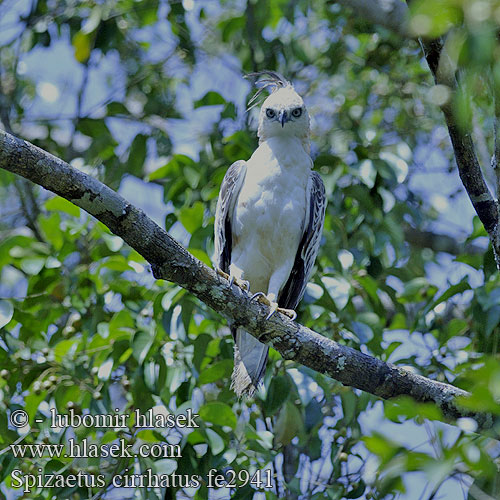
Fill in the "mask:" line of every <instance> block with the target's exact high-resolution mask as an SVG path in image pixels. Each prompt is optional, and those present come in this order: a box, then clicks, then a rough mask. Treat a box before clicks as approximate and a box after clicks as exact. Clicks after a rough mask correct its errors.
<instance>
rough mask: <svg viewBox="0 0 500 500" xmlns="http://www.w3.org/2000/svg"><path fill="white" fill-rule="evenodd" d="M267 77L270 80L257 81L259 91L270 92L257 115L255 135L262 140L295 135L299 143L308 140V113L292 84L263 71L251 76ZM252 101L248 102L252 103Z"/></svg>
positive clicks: (275, 74) (274, 74)
mask: <svg viewBox="0 0 500 500" xmlns="http://www.w3.org/2000/svg"><path fill="white" fill-rule="evenodd" d="M262 74H265V75H267V76H268V77H269V78H268V79H265V80H260V81H259V82H258V84H260V85H261V89H260V90H259V91H258V92H257V94H256V95H255V96H254V98H253V99H252V101H253V100H255V98H256V97H257V96H258V95H259V94H260V92H261V91H262V90H263V89H264V88H270V89H271V95H269V97H267V99H266V100H265V101H264V103H263V104H262V107H261V110H260V116H259V129H258V132H257V134H258V136H259V138H260V140H261V141H265V140H267V139H269V138H271V137H275V136H296V137H298V138H300V139H301V140H304V141H306V142H308V140H309V114H308V113H307V109H306V107H305V105H304V101H303V100H302V97H300V95H299V94H297V92H295V89H294V88H293V85H292V84H291V83H290V82H288V81H287V80H285V79H284V78H283V77H282V76H281V75H279V74H278V73H274V72H270V71H265V72H262V73H257V74H252V75H253V76H255V75H257V76H260V75H262ZM252 101H251V102H252Z"/></svg>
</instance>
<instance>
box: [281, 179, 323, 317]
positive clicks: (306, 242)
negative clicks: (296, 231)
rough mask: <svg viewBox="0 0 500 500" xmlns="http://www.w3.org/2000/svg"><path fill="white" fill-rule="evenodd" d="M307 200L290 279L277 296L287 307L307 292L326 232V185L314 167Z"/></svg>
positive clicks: (295, 305) (282, 305)
mask: <svg viewBox="0 0 500 500" xmlns="http://www.w3.org/2000/svg"><path fill="white" fill-rule="evenodd" d="M308 202H309V204H308V210H307V213H306V220H305V224H304V232H303V234H302V239H301V240H300V244H299V248H298V249H297V253H296V255H295V261H294V264H293V267H292V271H291V272H290V276H289V278H288V281H287V282H286V284H285V286H284V287H283V289H282V290H281V292H280V295H279V298H278V304H279V306H280V307H283V308H286V309H295V308H296V307H297V305H298V303H299V302H300V299H302V296H303V295H304V292H305V290H306V285H307V282H308V281H309V278H310V276H311V273H312V269H313V266H314V261H315V260H316V256H317V255H318V250H319V244H320V241H321V234H322V232H323V223H324V221H325V209H326V196H325V186H324V184H323V180H322V179H321V177H320V175H319V174H318V173H316V172H313V171H311V176H310V178H309V183H308Z"/></svg>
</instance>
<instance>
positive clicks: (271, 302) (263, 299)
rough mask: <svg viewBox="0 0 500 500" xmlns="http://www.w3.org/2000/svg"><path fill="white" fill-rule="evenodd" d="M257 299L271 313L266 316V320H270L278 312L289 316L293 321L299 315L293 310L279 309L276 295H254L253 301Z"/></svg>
mask: <svg viewBox="0 0 500 500" xmlns="http://www.w3.org/2000/svg"><path fill="white" fill-rule="evenodd" d="M254 299H257V300H258V301H259V302H260V303H261V304H265V305H266V306H268V307H269V308H270V309H271V311H270V313H269V314H268V315H267V316H266V319H269V318H270V317H271V316H272V315H273V314H274V313H275V312H276V311H278V312H280V313H281V314H284V315H285V316H288V317H289V318H290V319H291V320H292V321H293V320H294V319H295V318H296V317H297V313H296V312H295V311H294V310H293V309H285V308H283V307H279V306H278V303H277V302H276V295H275V294H274V293H269V294H267V295H266V294H265V293H264V292H257V293H254V294H253V295H252V299H251V300H254Z"/></svg>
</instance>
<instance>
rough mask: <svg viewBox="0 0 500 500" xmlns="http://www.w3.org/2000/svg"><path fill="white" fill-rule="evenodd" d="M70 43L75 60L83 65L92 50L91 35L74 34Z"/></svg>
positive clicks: (80, 32)
mask: <svg viewBox="0 0 500 500" xmlns="http://www.w3.org/2000/svg"><path fill="white" fill-rule="evenodd" d="M71 43H72V44H73V48H74V54H75V59H76V60H77V61H78V62H80V63H85V62H86V61H87V60H88V58H89V57H90V51H91V49H92V47H91V44H92V38H91V35H90V34H89V33H83V32H82V31H79V32H78V33H76V34H75V36H74V37H73V40H72V41H71Z"/></svg>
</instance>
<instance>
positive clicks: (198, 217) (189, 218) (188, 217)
mask: <svg viewBox="0 0 500 500" xmlns="http://www.w3.org/2000/svg"><path fill="white" fill-rule="evenodd" d="M204 211H205V206H204V205H203V203H202V202H201V201H197V202H196V203H195V204H194V205H193V206H192V207H184V208H182V209H181V211H180V213H179V220H180V222H181V224H182V225H183V226H184V227H185V228H186V230H187V231H188V232H190V233H191V234H193V233H194V232H195V231H196V230H197V229H199V228H200V227H201V226H202V224H203V214H204Z"/></svg>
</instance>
